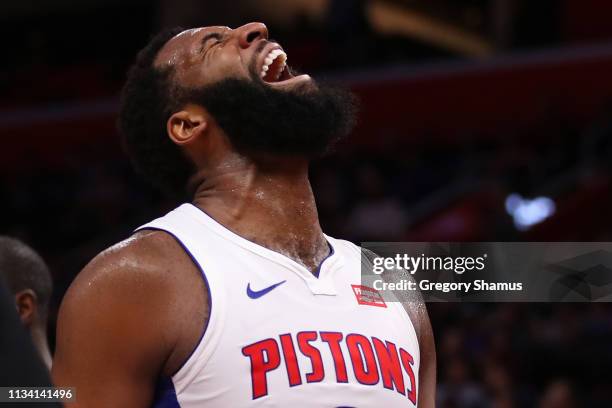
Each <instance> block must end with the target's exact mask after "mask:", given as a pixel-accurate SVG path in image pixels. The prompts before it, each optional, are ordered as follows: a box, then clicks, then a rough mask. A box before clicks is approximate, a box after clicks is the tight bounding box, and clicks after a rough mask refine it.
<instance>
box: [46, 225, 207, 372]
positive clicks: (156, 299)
mask: <svg viewBox="0 0 612 408" xmlns="http://www.w3.org/2000/svg"><path fill="white" fill-rule="evenodd" d="M206 293H207V292H206V290H205V289H204V281H203V279H201V277H200V276H199V270H198V269H197V267H196V266H195V265H194V264H193V261H192V260H191V258H190V257H189V256H188V255H187V254H186V253H185V252H184V251H183V250H182V248H181V246H180V244H179V243H178V242H177V241H176V240H175V239H174V238H173V237H172V236H171V235H169V234H166V233H164V232H162V231H142V232H138V233H136V234H134V235H133V236H132V237H130V238H128V239H126V240H124V241H122V242H120V243H118V244H116V245H113V246H112V247H110V248H108V249H106V250H105V251H103V252H101V253H100V254H99V255H97V256H96V257H95V258H94V259H93V260H92V261H91V262H90V263H89V264H88V265H87V266H86V267H85V268H84V269H83V270H82V271H81V272H80V273H79V275H78V276H77V277H76V279H75V280H74V282H73V283H72V284H71V286H70V288H69V289H68V291H67V292H66V295H65V296H64V299H63V301H62V305H61V307H60V312H59V317H58V338H62V337H63V336H64V335H66V336H71V337H78V338H81V337H83V338H81V341H97V340H98V339H99V340H100V341H105V342H107V343H111V342H115V341H117V340H120V341H121V342H122V344H124V345H125V346H126V347H128V346H129V347H130V348H131V349H132V350H142V351H143V356H147V357H152V356H157V357H156V359H157V360H158V361H161V360H167V359H169V358H171V357H172V355H174V353H175V352H176V347H177V344H181V343H182V342H184V339H183V337H181V336H185V332H186V331H188V332H189V333H190V332H191V331H196V330H197V328H194V329H192V328H191V326H192V325H193V323H189V322H188V321H186V320H185V319H183V318H181V316H188V315H189V314H191V316H194V314H195V315H202V318H203V319H204V314H205V313H206V311H205V310H199V309H197V308H196V306H195V305H196V302H197V304H206V301H205V299H206V296H207V295H206ZM196 309H197V310H196ZM101 330H103V333H104V335H103V336H104V338H102V337H101V335H102V334H101ZM60 331H61V332H60ZM77 333H78V334H77ZM87 333H89V335H88V336H87V338H85V337H84V336H85V335H86V334H87ZM96 333H98V334H96ZM189 333H188V334H189ZM191 337H193V336H191V335H189V339H190V338H191ZM64 338H65V337H64ZM92 338H93V339H92ZM65 339H66V338H65ZM189 339H188V340H189ZM189 341H191V340H189ZM144 351H148V352H147V353H144Z"/></svg>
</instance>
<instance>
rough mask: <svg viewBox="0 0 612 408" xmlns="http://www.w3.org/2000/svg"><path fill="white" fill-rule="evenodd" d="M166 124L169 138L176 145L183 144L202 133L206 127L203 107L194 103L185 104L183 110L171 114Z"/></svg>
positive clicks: (193, 139)
mask: <svg viewBox="0 0 612 408" xmlns="http://www.w3.org/2000/svg"><path fill="white" fill-rule="evenodd" d="M166 125H167V131H168V136H170V139H172V141H173V142H174V143H176V144H178V145H185V144H189V143H191V142H193V141H195V140H197V139H198V138H199V137H200V136H201V135H203V134H204V132H205V131H206V129H207V128H208V121H207V120H206V113H205V111H204V109H202V108H201V107H199V106H196V105H187V106H185V107H184V108H183V110H181V111H179V112H176V113H174V114H172V116H170V118H169V119H168V122H167V124H166Z"/></svg>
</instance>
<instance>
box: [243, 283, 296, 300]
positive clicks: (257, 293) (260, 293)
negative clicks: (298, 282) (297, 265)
mask: <svg viewBox="0 0 612 408" xmlns="http://www.w3.org/2000/svg"><path fill="white" fill-rule="evenodd" d="M285 282H287V281H286V280H284V281H282V282H278V283H275V284H274V285H272V286H268V287H267V288H264V289H262V290H253V289H251V284H250V283H249V284H248V285H247V296H248V297H250V298H251V299H259V298H260V297H262V296H263V295H265V294H267V293H269V292H270V291H272V290H274V289H276V288H277V287H279V286H280V285H282V284H283V283H285Z"/></svg>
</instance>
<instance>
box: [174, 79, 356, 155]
mask: <svg viewBox="0 0 612 408" xmlns="http://www.w3.org/2000/svg"><path fill="white" fill-rule="evenodd" d="M185 96H186V98H185V99H184V100H187V101H189V102H192V103H197V104H200V105H202V106H204V107H205V108H206V109H207V110H208V112H209V113H210V114H211V115H212V116H213V117H214V118H215V119H216V121H217V123H218V124H219V126H220V127H221V128H222V129H223V131H224V132H225V133H226V134H227V136H228V138H229V140H230V142H231V143H232V146H233V147H234V148H235V149H236V150H237V151H238V152H239V153H241V154H245V155H248V156H253V155H257V154H264V155H268V154H270V155H275V156H282V155H296V156H300V157H306V158H315V157H319V156H321V155H323V154H324V153H326V152H328V151H329V150H330V149H331V148H332V147H333V146H334V145H335V144H336V143H337V142H338V141H340V140H341V139H343V138H344V137H346V136H347V135H348V134H349V133H350V131H351V130H352V129H353V127H354V124H355V116H356V110H357V108H356V106H357V103H356V98H355V96H354V95H353V94H352V93H350V92H349V91H346V90H343V89H338V88H332V87H328V86H313V84H311V83H304V84H302V86H297V87H295V88H294V89H291V90H278V89H274V88H272V87H271V86H267V85H265V84H264V83H262V82H261V81H259V80H250V81H249V80H243V79H233V78H230V79H225V80H222V81H220V82H218V83H215V84H213V85H208V86H205V87H202V88H198V89H191V90H188V91H187V95H185Z"/></svg>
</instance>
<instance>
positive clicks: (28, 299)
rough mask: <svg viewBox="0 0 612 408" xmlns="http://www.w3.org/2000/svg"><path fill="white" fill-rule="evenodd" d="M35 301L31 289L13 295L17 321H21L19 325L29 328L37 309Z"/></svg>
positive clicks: (34, 295)
mask: <svg viewBox="0 0 612 408" xmlns="http://www.w3.org/2000/svg"><path fill="white" fill-rule="evenodd" d="M36 301H37V297H36V293H34V291H33V290H32V289H24V290H22V291H20V292H17V294H16V295H15V303H16V305H17V313H18V314H19V319H21V323H22V324H23V325H24V326H26V327H29V326H30V325H31V324H32V322H33V321H34V315H35V314H36V307H37V303H36Z"/></svg>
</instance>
